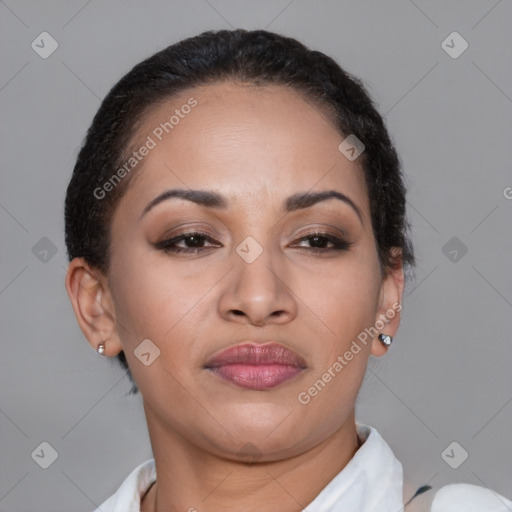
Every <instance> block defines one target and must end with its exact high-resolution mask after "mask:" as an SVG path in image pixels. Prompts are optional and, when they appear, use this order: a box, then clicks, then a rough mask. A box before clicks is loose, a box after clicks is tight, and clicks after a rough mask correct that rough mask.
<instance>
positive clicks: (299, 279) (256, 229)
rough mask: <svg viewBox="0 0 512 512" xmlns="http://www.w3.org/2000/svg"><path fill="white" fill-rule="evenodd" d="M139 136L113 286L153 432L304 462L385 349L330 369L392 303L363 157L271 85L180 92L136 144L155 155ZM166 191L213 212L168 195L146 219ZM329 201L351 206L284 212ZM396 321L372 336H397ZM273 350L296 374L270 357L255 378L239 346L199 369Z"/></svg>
mask: <svg viewBox="0 0 512 512" xmlns="http://www.w3.org/2000/svg"><path fill="white" fill-rule="evenodd" d="M190 98H194V99H195V100H196V101H197V104H195V106H193V107H191V108H186V107H185V108H182V106H183V105H187V104H188V105H193V104H194V101H193V100H190ZM189 100H190V101H189ZM176 110H178V111H179V112H178V113H175V111H176ZM173 114H175V115H177V116H178V117H179V121H178V122H176V119H177V118H174V119H173V121H172V123H173V124H172V129H169V125H167V130H168V132H169V133H166V131H165V129H163V128H162V123H165V122H166V121H169V118H170V117H171V115H173ZM148 136H149V137H150V138H151V140H152V141H153V142H154V147H151V148H150V149H149V150H148V151H147V154H146V155H145V156H142V154H141V153H146V152H145V151H142V152H141V153H139V157H140V161H138V164H137V166H136V168H134V169H133V171H131V172H133V173H134V174H135V176H134V178H136V179H134V180H133V181H132V182H131V183H130V186H129V188H128V190H127V192H126V194H125V195H124V196H123V198H122V199H121V201H120V203H119V205H118V207H117V209H116V211H115V214H114V217H113V220H112V225H111V250H112V252H111V272H110V274H109V275H108V281H107V286H108V289H109V292H110V295H111V300H112V308H113V312H114V315H113V316H114V317H115V319H116V323H115V330H114V333H113V336H114V338H115V339H116V337H117V339H118V340H119V343H120V344H122V348H123V350H124V352H125V354H126V357H127V359H128V363H129V365H130V368H131V371H132V373H133V375H134V378H135V380H136V382H137V385H138V387H139V389H140V391H141V393H142V396H143V399H144V406H145V410H146V414H147V419H148V425H150V428H152V429H153V430H155V431H158V432H160V433H161V434H162V435H171V436H174V437H180V438H181V439H184V440H186V441H187V442H190V443H192V445H195V446H197V447H200V448H201V449H204V450H207V451H209V452H211V453H215V454H217V455H222V456H224V457H227V458H231V459H237V458H239V457H240V453H242V452H241V450H242V451H243V449H244V446H245V447H247V446H253V447H255V448H253V450H255V451H256V452H257V453H258V454H259V455H258V456H259V457H261V459H262V460H265V459H266V460H275V459H279V458H282V457H289V456H292V455H294V454H298V453H301V452H304V451H305V450H307V449H309V448H311V447H313V446H315V445H317V444H319V443H320V442H321V441H323V440H324V439H326V438H327V437H328V436H329V435H331V434H333V433H334V432H335V431H336V430H338V429H339V428H340V427H341V426H342V425H343V424H344V423H345V421H346V420H347V419H348V418H349V416H350V415H351V413H352V411H353V408H354V403H355V399H356V395H357V392H358V389H359V387H360V385H361V381H362V378H363V375H364V372H365V368H366V364H367V359H368V356H369V354H370V352H371V351H372V352H373V353H374V354H375V355H381V354H382V353H383V352H384V349H383V348H382V347H381V346H380V342H378V341H376V340H374V341H373V342H372V341H371V337H368V342H367V344H363V343H360V342H359V346H360V348H361V350H360V351H359V352H358V353H357V354H356V355H353V358H352V359H351V360H350V361H346V360H345V359H344V360H345V362H346V365H344V366H343V369H342V370H341V371H337V372H336V371H333V365H334V363H335V362H336V361H337V360H338V361H339V359H338V356H341V357H343V355H344V354H345V353H346V352H347V350H349V349H350V347H351V345H352V343H353V341H354V340H358V335H360V333H362V332H364V330H365V329H366V328H370V327H373V326H374V325H375V323H376V321H377V320H378V319H379V315H380V314H382V313H385V312H386V311H387V310H389V309H390V308H391V307H392V304H393V303H395V302H397V301H399V300H400V299H401V292H402V289H401V282H400V278H399V277H397V276H396V275H395V276H394V277H393V276H392V277H388V278H386V280H382V279H381V275H380V269H379V263H378V258H377V251H376V245H375V240H374V236H373V232H372V226H371V219H370V211H369V202H368V196H367V190H366V186H365V181H364V177H363V173H362V170H361V169H360V167H359V166H358V160H355V161H349V160H348V159H347V158H346V157H345V156H344V155H343V154H342V153H341V152H340V151H339V149H338V146H339V144H340V142H341V141H342V140H343V139H344V137H343V136H342V135H341V134H340V133H339V132H338V131H337V130H336V129H335V128H334V127H333V125H332V123H331V122H330V121H329V119H328V118H327V116H326V115H325V113H324V112H323V111H321V110H320V109H319V108H318V107H317V106H314V105H313V104H312V103H311V102H308V101H305V100H304V99H303V98H302V97H301V96H300V95H299V94H297V93H296V92H294V91H293V90H291V89H289V88H285V87H278V86H266V87H256V86H252V85H248V84H244V85H239V84H234V83H219V84H216V85H210V86H205V87H201V88H194V89H191V90H188V91H186V92H183V93H182V94H181V95H180V96H179V97H177V98H174V99H173V100H171V101H168V102H166V103H164V104H161V105H160V106H158V107H155V108H154V109H153V110H152V111H151V112H150V113H149V115H148V116H147V117H145V118H144V122H143V124H142V125H141V126H140V127H139V128H138V131H137V144H136V147H137V148H138V147H141V146H143V145H144V144H147V146H148V147H149V146H153V144H152V143H151V142H149V139H148ZM160 139H161V140H160ZM139 157H137V158H139ZM171 189H180V190H182V191H188V192H190V191H192V190H194V191H205V192H208V193H212V194H216V195H218V196H220V197H221V201H219V202H218V203H223V204H222V205H220V204H218V203H215V204H213V205H212V204H210V205H205V204H199V203H197V202H194V201H191V200H187V199H184V198H177V197H170V198H167V199H164V200H161V201H159V202H157V203H156V204H153V206H152V207H151V208H149V209H148V204H150V203H151V202H152V201H153V200H155V198H157V197H159V196H160V195H161V194H162V193H164V192H166V191H168V190H171ZM324 191H336V192H338V193H339V194H342V195H343V196H344V197H346V198H348V200H343V199H339V198H336V197H331V198H330V199H325V200H320V201H318V202H315V201H310V202H308V201H305V202H302V203H301V202H300V201H294V202H293V204H289V203H287V201H288V199H289V198H290V197H292V196H296V195H297V194H317V193H319V192H324ZM343 196H340V197H342V198H343ZM287 205H288V206H289V208H288V209H287ZM304 206H305V207H304ZM191 232H192V233H194V232H199V233H200V235H196V236H195V237H192V238H190V236H189V237H188V238H184V239H181V240H180V239H179V238H178V240H177V241H175V242H174V243H170V244H168V245H169V247H168V249H167V250H166V249H165V248H164V247H163V245H164V244H163V242H164V241H166V240H170V239H173V238H176V237H179V235H182V234H183V233H191ZM315 233H316V234H318V233H320V234H321V237H320V238H315V236H314V235H315ZM346 243H348V246H347V244H346ZM158 244H161V246H158ZM397 318H398V315H397V316H396V317H395V319H394V320H393V322H392V323H391V324H389V325H387V326H386V328H384V329H381V330H379V332H382V331H383V332H387V333H389V334H394V331H395V330H396V327H397ZM391 331H392V332H391ZM115 339H114V342H115ZM143 340H150V341H145V342H144V344H143V345H141V343H142V342H143ZM270 342H273V343H277V344H280V345H282V346H284V347H286V348H287V349H289V350H290V351H292V353H293V355H294V356H295V357H296V361H295V363H294V364H290V365H284V364H278V363H283V361H282V360H279V361H275V360H273V359H272V357H274V358H275V357H277V356H282V355H283V352H281V353H279V351H277V352H273V353H270V354H267V357H269V358H270V359H268V360H266V363H268V364H266V365H263V366H261V365H260V366H253V365H251V364H248V362H247V361H246V360H244V359H243V356H244V354H245V355H246V354H247V352H244V351H243V350H242V351H241V353H238V354H237V355H236V357H241V358H242V359H238V360H236V362H238V363H239V364H236V365H235V364H234V362H235V361H234V360H227V361H224V364H222V365H221V366H219V367H216V368H212V367H208V366H209V365H208V363H209V362H210V363H211V361H212V358H213V357H214V356H216V355H218V354H219V353H220V352H222V351H223V350H225V349H227V348H230V347H234V346H236V345H239V344H246V343H250V344H255V345H261V344H269V343H270ZM120 346H121V345H120ZM352 346H353V345H352ZM158 351H159V352H158ZM141 353H145V354H148V353H149V355H144V356H142V357H141ZM158 354H159V355H158ZM240 354H241V355H240ZM109 355H111V354H109ZM137 355H138V356H139V357H141V359H142V360H143V361H144V362H141V360H140V359H139V357H137ZM252 355H253V356H254V353H253V354H252ZM285 355H287V356H290V354H289V353H287V352H285ZM277 359H279V358H278V357H277ZM299 360H300V361H301V364H299V363H298V361H299ZM249 362H251V361H249ZM254 362H255V361H254V360H252V363H254ZM261 362H262V361H261V360H260V361H259V364H261ZM144 363H146V364H144ZM329 368H331V372H330V374H331V379H330V381H329V382H327V383H325V382H324V384H325V385H324V386H323V387H322V386H319V385H318V384H317V388H319V389H317V392H316V393H315V392H314V391H312V392H311V393H309V392H308V389H310V388H311V387H312V386H314V384H315V382H317V381H318V379H321V378H322V375H323V374H324V373H325V372H327V371H328V370H329ZM337 368H339V366H338V367H337ZM326 380H328V379H326ZM307 397H309V400H308V398H307ZM248 443H249V444H248Z"/></svg>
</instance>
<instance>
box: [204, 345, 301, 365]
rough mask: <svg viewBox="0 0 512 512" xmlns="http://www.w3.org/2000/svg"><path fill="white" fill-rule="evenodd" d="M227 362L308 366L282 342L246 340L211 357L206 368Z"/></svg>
mask: <svg viewBox="0 0 512 512" xmlns="http://www.w3.org/2000/svg"><path fill="white" fill-rule="evenodd" d="M226 364H251V365H256V366H257V365H269V364H282V365H289V366H297V367H300V368H306V366H307V365H306V361H304V359H303V358H302V357H301V356H299V355H298V354H297V353H296V352H294V351H293V350H290V349H289V348H287V347H285V346H284V345H281V344H280V343H276V342H270V343H265V344H263V345H260V344H256V343H252V342H246V343H241V344H239V345H235V346H234V347H229V348H227V349H225V350H223V351H222V352H220V353H218V354H216V355H214V356H213V357H211V358H210V359H209V360H208V361H207V363H206V364H205V367H206V368H215V367H217V366H223V365H226Z"/></svg>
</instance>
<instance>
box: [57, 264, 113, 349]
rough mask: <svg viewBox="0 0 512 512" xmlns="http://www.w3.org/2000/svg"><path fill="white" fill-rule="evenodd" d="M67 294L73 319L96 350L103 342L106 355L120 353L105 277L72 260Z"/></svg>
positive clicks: (68, 275) (111, 301)
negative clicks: (73, 314) (71, 307)
mask: <svg viewBox="0 0 512 512" xmlns="http://www.w3.org/2000/svg"><path fill="white" fill-rule="evenodd" d="M66 290H67V292H68V295H69V298H70V300H71V304H72V305H73V310H74V312H75V315H76V319H77V321H78V324H79V325H80V328H81V329H82V332H83V333H84V335H85V337H86V338H87V340H88V341H89V343H90V344H91V346H92V347H93V348H94V349H95V350H96V349H97V347H98V345H99V343H101V342H102V341H105V340H108V341H107V342H106V343H105V352H104V355H105V356H115V355H117V354H118V353H119V352H120V351H121V350H122V345H121V341H120V338H119V334H118V331H117V326H116V321H115V309H114V304H113V300H112V295H111V293H110V289H109V288H108V282H107V279H106V277H105V276H104V275H103V274H102V273H101V272H100V271H98V270H96V269H94V268H92V267H91V266H90V265H89V264H88V263H87V262H86V261H85V259H84V258H74V259H73V260H72V261H71V262H70V264H69V267H68V271H67V274H66Z"/></svg>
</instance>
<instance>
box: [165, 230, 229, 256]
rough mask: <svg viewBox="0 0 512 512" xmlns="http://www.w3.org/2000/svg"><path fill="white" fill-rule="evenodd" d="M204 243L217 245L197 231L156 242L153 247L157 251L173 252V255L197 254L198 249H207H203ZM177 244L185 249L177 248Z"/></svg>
mask: <svg viewBox="0 0 512 512" xmlns="http://www.w3.org/2000/svg"><path fill="white" fill-rule="evenodd" d="M205 242H210V243H213V244H217V246H219V245H218V243H217V242H216V241H215V240H214V239H213V238H211V237H210V236H208V235H206V234H204V233H200V232H199V231H191V232H188V233H182V234H180V235H178V236H175V237H173V238H170V239H167V240H162V241H161V242H158V243H156V244H155V247H156V248H157V249H161V250H163V251H165V252H174V253H180V252H187V253H195V252H199V251H198V249H199V250H200V249H207V248H208V247H205V245H204V244H205ZM179 243H183V244H185V247H183V246H182V247H178V244H179ZM210 247H211V246H210Z"/></svg>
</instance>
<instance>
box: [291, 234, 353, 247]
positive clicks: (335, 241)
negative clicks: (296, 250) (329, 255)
mask: <svg viewBox="0 0 512 512" xmlns="http://www.w3.org/2000/svg"><path fill="white" fill-rule="evenodd" d="M303 241H307V242H308V243H309V244H310V247H306V249H311V250H312V251H315V252H328V251H346V250H347V249H348V248H349V247H350V246H351V245H352V243H351V242H347V241H346V240H342V239H341V238H338V237H336V236H333V235H330V234H328V233H317V232H315V233H310V234H309V235H307V236H304V237H302V238H301V239H300V240H299V242H303ZM328 244H331V247H326V246H327V245H328Z"/></svg>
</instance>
